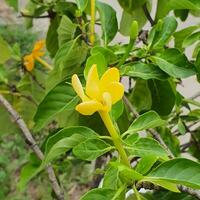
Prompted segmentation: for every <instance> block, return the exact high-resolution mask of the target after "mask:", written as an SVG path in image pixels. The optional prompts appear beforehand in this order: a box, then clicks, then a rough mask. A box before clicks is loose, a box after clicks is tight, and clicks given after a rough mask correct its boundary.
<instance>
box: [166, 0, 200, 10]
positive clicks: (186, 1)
mask: <svg viewBox="0 0 200 200" xmlns="http://www.w3.org/2000/svg"><path fill="white" fill-rule="evenodd" d="M169 6H170V7H171V9H181V10H182V9H191V10H200V1H199V0H181V1H177V0H169Z"/></svg>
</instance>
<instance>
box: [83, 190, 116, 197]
mask: <svg viewBox="0 0 200 200" xmlns="http://www.w3.org/2000/svg"><path fill="white" fill-rule="evenodd" d="M115 193H116V191H115V190H112V189H107V188H96V189H92V190H90V191H89V192H87V193H86V194H85V195H83V196H82V197H81V199H80V200H94V199H95V200H112V199H113V197H114V196H115Z"/></svg>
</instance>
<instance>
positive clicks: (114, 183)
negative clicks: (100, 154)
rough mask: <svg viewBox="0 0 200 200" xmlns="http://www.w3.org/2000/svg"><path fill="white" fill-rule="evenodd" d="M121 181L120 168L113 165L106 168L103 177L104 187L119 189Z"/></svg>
mask: <svg viewBox="0 0 200 200" xmlns="http://www.w3.org/2000/svg"><path fill="white" fill-rule="evenodd" d="M119 181H120V179H119V170H118V169H117V168H115V167H113V166H111V167H109V168H108V169H107V170H106V172H105V175H104V177H103V188H109V189H113V190H117V189H118V184H119Z"/></svg>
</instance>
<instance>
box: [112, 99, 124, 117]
mask: <svg viewBox="0 0 200 200" xmlns="http://www.w3.org/2000/svg"><path fill="white" fill-rule="evenodd" d="M123 111H124V103H123V101H122V100H120V101H118V102H117V103H115V104H114V105H113V106H112V110H111V115H112V117H113V119H114V120H117V119H118V118H119V117H120V116H121V115H122V113H123Z"/></svg>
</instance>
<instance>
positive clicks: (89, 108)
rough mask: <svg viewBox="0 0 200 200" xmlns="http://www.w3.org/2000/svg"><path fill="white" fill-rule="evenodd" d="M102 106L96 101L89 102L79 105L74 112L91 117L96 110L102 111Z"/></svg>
mask: <svg viewBox="0 0 200 200" xmlns="http://www.w3.org/2000/svg"><path fill="white" fill-rule="evenodd" d="M102 109H103V105H102V104H101V103H99V102H98V101H95V100H91V101H85V102H83V103H80V104H78V105H77V106H76V110H77V111H78V112H79V113H81V114H82V115H92V114H94V113H95V112H96V111H98V110H102Z"/></svg>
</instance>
